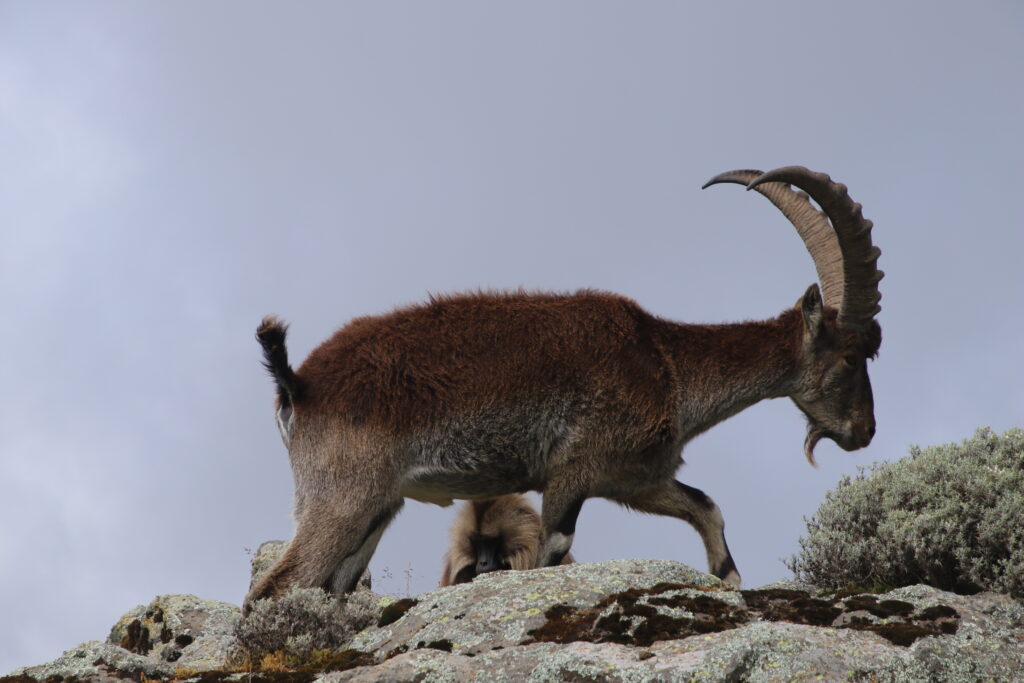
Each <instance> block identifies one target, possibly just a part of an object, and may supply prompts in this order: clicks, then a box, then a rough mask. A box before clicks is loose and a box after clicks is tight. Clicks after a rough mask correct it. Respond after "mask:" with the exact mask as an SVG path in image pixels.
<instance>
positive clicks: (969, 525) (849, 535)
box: [786, 429, 1024, 599]
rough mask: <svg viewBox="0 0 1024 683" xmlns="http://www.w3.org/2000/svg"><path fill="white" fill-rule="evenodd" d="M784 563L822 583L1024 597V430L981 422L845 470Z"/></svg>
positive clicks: (805, 578) (804, 577)
mask: <svg viewBox="0 0 1024 683" xmlns="http://www.w3.org/2000/svg"><path fill="white" fill-rule="evenodd" d="M806 521H807V529H808V534H807V536H806V537H804V538H801V539H800V548H801V550H800V552H798V553H797V554H796V555H794V556H792V557H791V558H789V560H788V561H787V562H786V565H787V566H788V567H789V568H790V570H792V571H793V573H794V574H795V575H796V577H797V578H798V579H799V580H801V581H807V582H810V583H813V584H815V585H818V586H821V587H823V588H840V587H843V586H849V585H861V586H870V585H888V586H907V585H911V584H916V583H926V584H929V585H932V586H935V587H936V588H941V589H943V590H951V591H957V592H960V593H973V592H977V591H979V590H995V591H1000V592H1003V593H1009V594H1010V595H1012V596H1014V597H1016V598H1018V599H1019V598H1024V430H1022V429H1010V430H1008V431H1007V432H1006V433H1005V434H1002V435H998V434H994V433H992V431H991V430H989V429H979V430H978V431H977V433H976V434H975V435H974V438H972V439H968V440H966V441H964V442H963V443H959V444H946V445H942V446H932V447H929V448H925V449H921V448H918V447H916V446H915V447H912V448H911V449H910V457H908V458H903V459H902V460H899V461H896V462H892V463H881V464H879V463H875V464H873V465H871V466H870V468H867V469H865V468H861V471H860V473H859V474H858V475H857V477H856V478H853V479H851V478H850V477H844V478H843V480H842V481H840V482H839V486H838V487H837V488H836V489H835V490H834V491H829V492H828V494H826V497H825V502H824V503H822V505H821V507H819V508H818V511H817V512H816V513H815V515H814V516H813V517H812V518H811V519H809V520H806Z"/></svg>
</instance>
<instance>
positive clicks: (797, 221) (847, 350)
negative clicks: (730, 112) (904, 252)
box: [704, 166, 883, 465]
mask: <svg viewBox="0 0 1024 683" xmlns="http://www.w3.org/2000/svg"><path fill="white" fill-rule="evenodd" d="M716 183H738V184H740V185H744V186H746V188H747V189H748V190H756V191H757V192H759V193H761V194H762V195H764V196H765V197H767V198H768V199H769V201H771V202H772V203H773V204H774V205H775V206H776V207H778V209H779V210H780V211H782V213H783V214H785V216H786V217H787V218H788V219H789V220H790V222H791V223H792V224H793V226H794V227H795V228H796V230H797V232H798V233H799V234H800V237H801V238H802V239H803V241H804V244H805V245H806V247H807V250H808V251H809V252H810V253H811V258H813V259H814V265H815V268H816V269H817V271H818V278H819V280H820V282H821V289H820V290H819V289H818V285H812V286H811V287H810V288H809V289H808V290H807V292H806V293H805V294H804V296H803V297H802V298H801V299H800V301H799V302H798V303H797V306H798V308H799V310H800V313H801V316H802V318H803V338H802V339H801V342H800V354H799V362H798V368H797V373H796V377H795V378H794V381H793V384H792V388H791V393H790V397H791V398H792V399H793V402H794V403H796V405H797V406H798V407H799V408H800V410H801V411H803V413H804V415H806V416H807V420H808V427H807V438H806V439H805V441H804V455H805V456H806V457H807V460H808V462H810V463H811V464H812V465H814V464H815V462H814V447H815V446H816V445H817V443H818V441H820V440H821V439H822V438H829V439H832V440H833V441H835V442H836V443H837V444H838V445H839V446H840V447H841V448H843V449H844V450H847V451H851V450H855V449H858V448H863V447H864V446H867V445H868V444H869V443H870V442H871V437H873V436H874V434H875V414H874V399H873V397H872V394H871V382H870V380H869V379H868V371H867V361H868V359H870V358H873V357H874V356H875V355H877V353H878V347H879V345H880V344H881V341H882V331H881V328H880V327H879V325H878V323H877V322H876V321H875V316H876V315H877V314H878V312H879V311H880V310H881V307H880V306H879V305H878V302H879V300H880V299H881V294H880V293H879V291H878V281H879V280H881V279H882V276H883V273H882V271H880V270H879V269H878V267H877V261H878V256H879V255H880V254H881V251H880V250H879V249H878V247H875V246H874V245H872V243H871V221H869V220H867V219H865V218H864V217H863V216H862V215H861V206H860V204H858V203H856V202H854V201H853V200H852V199H850V197H849V195H848V194H847V192H846V187H845V186H843V185H842V184H840V183H835V182H833V181H832V179H831V178H829V177H828V176H827V175H825V174H824V173H814V172H812V171H809V170H807V169H806V168H803V167H802V166H787V167H785V168H779V169H776V170H774V171H769V172H768V173H762V172H760V171H749V170H748V171H729V172H727V173H722V174H720V175H717V176H715V177H714V178H712V179H711V180H709V181H708V182H707V183H706V184H705V185H704V187H708V186H710V185H714V184H716ZM791 185H795V186H796V187H798V188H800V189H801V190H803V192H799V191H797V190H794V189H792V188H791V187H790V186H791ZM805 193H806V194H805ZM808 195H810V199H814V201H815V202H817V204H818V206H820V207H821V209H820V210H819V209H818V208H816V207H815V206H814V205H812V204H811V202H810V201H809V198H808Z"/></svg>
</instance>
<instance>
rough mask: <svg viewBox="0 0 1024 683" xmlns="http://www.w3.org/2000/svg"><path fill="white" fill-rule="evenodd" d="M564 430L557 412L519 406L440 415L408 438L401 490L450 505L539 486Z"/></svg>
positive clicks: (562, 441)
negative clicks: (440, 420)
mask: <svg viewBox="0 0 1024 683" xmlns="http://www.w3.org/2000/svg"><path fill="white" fill-rule="evenodd" d="M569 431H570V430H569V427H568V426H567V425H566V421H565V419H564V417H563V416H562V415H558V414H556V413H555V412H554V411H531V410H527V409H525V408H524V407H523V406H516V407H512V408H510V409H507V410H491V411H479V412H477V413H475V414H473V415H466V416H464V417H462V418H461V419H457V420H448V421H445V422H444V423H443V424H440V425H437V426H436V427H435V428H434V429H432V430H431V431H430V432H429V433H428V434H426V435H424V436H422V437H419V438H417V439H416V440H415V441H414V442H413V443H412V444H411V447H410V451H411V452H410V457H409V459H408V461H407V462H408V463H409V464H408V467H407V469H406V471H405V474H404V475H403V477H402V480H401V488H400V490H401V493H402V495H403V496H405V497H407V498H412V499H414V500H419V501H422V502H426V503H435V504H437V505H450V504H451V502H452V500H453V499H480V498H491V497H494V496H500V495H503V494H506V493H517V492H523V491H529V490H539V489H541V488H542V487H543V483H544V477H543V473H544V471H545V469H546V465H547V462H548V459H549V456H550V455H551V453H552V452H554V451H555V450H557V449H558V447H559V445H561V444H562V443H564V442H565V441H566V439H567V436H568V434H569Z"/></svg>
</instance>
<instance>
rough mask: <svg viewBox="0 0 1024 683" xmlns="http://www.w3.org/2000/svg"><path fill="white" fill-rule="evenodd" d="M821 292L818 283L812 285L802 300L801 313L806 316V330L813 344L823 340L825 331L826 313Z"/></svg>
mask: <svg viewBox="0 0 1024 683" xmlns="http://www.w3.org/2000/svg"><path fill="white" fill-rule="evenodd" d="M823 307H824V304H822V302H821V290H819V289H818V285H817V283H815V284H813V285H811V286H810V287H808V288H807V291H806V292H804V295H803V298H801V299H800V313H801V314H803V316H804V330H805V331H806V332H807V337H808V339H810V340H811V341H812V342H813V341H817V340H818V339H820V338H821V335H822V332H823V331H824V329H825V313H824V311H823V310H822V309H823Z"/></svg>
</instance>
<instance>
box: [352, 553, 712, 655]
mask: <svg viewBox="0 0 1024 683" xmlns="http://www.w3.org/2000/svg"><path fill="white" fill-rule="evenodd" d="M659 583H678V584H687V585H692V586H700V587H706V588H709V589H711V590H721V591H725V590H726V585H725V584H724V583H722V582H721V581H720V580H718V579H717V578H715V577H713V576H710V575H708V574H704V573H703V572H699V571H697V570H695V569H693V568H691V567H687V566H686V565H684V564H680V563H678V562H669V561H663V560H612V561H608V562H601V563H597V564H590V565H584V564H572V565H563V566H560V567H551V568H546V569H534V570H531V571H521V572H513V571H505V572H494V573H491V574H485V575H483V576H479V577H477V578H476V579H474V580H473V581H472V582H471V583H466V584H459V585H457V586H449V587H446V588H439V589H437V590H434V591H430V592H429V593H424V594H422V595H420V596H418V597H417V598H416V604H415V605H414V606H412V607H411V608H410V609H409V610H408V611H407V612H406V613H405V614H404V615H403V616H402V618H401V619H399V620H398V621H395V622H394V623H391V624H386V625H384V626H382V627H381V628H371V629H367V630H366V631H364V632H363V633H360V634H358V635H357V636H356V637H355V638H353V640H352V642H351V643H350V644H349V647H351V648H354V649H357V650H363V651H374V652H377V653H378V656H379V657H381V658H384V657H386V656H387V655H388V654H395V653H399V652H404V651H408V650H415V649H417V648H418V647H424V646H428V647H429V646H430V644H431V643H435V644H438V646H445V645H444V644H445V643H449V644H450V646H449V647H450V649H451V651H452V652H454V653H457V654H461V655H467V654H470V655H473V654H479V653H481V652H487V651H490V650H492V649H493V648H496V647H503V648H504V647H513V646H516V645H519V644H521V643H522V642H523V641H525V640H527V639H529V637H530V636H529V632H530V631H531V630H533V629H537V628H540V627H541V626H543V625H544V624H545V623H546V622H547V617H545V613H546V612H547V611H548V610H550V609H551V608H553V607H556V606H559V605H562V606H566V607H569V608H585V607H591V606H593V605H595V604H596V603H598V602H600V601H601V600H602V599H604V598H605V597H607V596H608V595H609V594H612V593H618V592H621V591H624V590H628V589H631V588H650V587H652V586H654V585H656V584H659Z"/></svg>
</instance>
